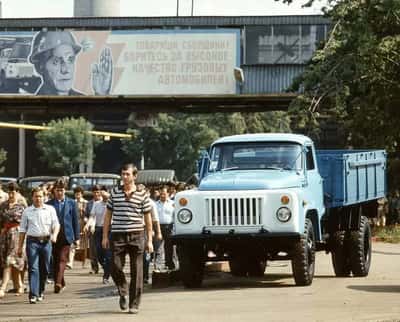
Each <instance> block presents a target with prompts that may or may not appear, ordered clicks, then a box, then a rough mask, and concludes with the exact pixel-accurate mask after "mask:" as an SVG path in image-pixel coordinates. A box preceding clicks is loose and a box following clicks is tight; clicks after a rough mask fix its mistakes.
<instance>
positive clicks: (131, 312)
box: [128, 307, 139, 314]
mask: <svg viewBox="0 0 400 322" xmlns="http://www.w3.org/2000/svg"><path fill="white" fill-rule="evenodd" d="M128 312H129V313H130V314H138V313H139V309H138V308H136V307H131V308H129V311H128Z"/></svg>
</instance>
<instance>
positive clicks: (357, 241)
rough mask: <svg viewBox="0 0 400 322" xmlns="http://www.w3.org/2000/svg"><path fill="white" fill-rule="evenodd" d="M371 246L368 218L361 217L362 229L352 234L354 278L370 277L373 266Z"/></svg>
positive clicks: (351, 259)
mask: <svg viewBox="0 0 400 322" xmlns="http://www.w3.org/2000/svg"><path fill="white" fill-rule="evenodd" d="M371 244H372V243H371V227H370V225H369V222H368V218H367V217H365V216H361V220H360V228H359V229H358V230H357V231H352V232H351V233H350V245H349V246H350V263H351V270H352V271H353V275H354V276H357V277H361V276H367V275H368V273H369V268H370V266H371Z"/></svg>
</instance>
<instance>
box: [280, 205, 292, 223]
mask: <svg viewBox="0 0 400 322" xmlns="http://www.w3.org/2000/svg"><path fill="white" fill-rule="evenodd" d="M276 218H277V219H278V220H279V221H280V222H288V221H289V220H290V218H292V211H291V210H290V209H289V208H288V207H280V208H279V209H278V210H277V211H276Z"/></svg>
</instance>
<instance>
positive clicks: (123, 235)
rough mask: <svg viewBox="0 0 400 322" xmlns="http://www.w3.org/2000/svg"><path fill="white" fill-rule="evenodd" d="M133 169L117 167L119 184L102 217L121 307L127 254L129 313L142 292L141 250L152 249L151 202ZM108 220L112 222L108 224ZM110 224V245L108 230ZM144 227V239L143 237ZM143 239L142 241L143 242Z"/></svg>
mask: <svg viewBox="0 0 400 322" xmlns="http://www.w3.org/2000/svg"><path fill="white" fill-rule="evenodd" d="M136 176H137V169H136V167H135V166H134V165H133V164H126V165H124V166H123V167H122V169H121V178H122V182H123V185H122V186H121V187H117V188H114V189H113V190H112V192H111V196H110V198H109V199H108V202H107V210H106V214H105V217H104V226H103V240H102V246H103V247H104V248H108V247H110V246H111V251H112V263H111V276H112V278H113V280H114V282H115V285H116V286H117V288H118V292H119V296H120V298H119V305H120V308H121V310H123V311H125V310H127V309H128V303H127V295H128V282H127V280H126V277H125V274H124V271H123V269H124V264H125V256H126V254H129V259H130V275H131V281H130V286H129V313H133V314H136V313H138V312H139V304H140V299H141V295H142V292H143V253H144V250H145V249H146V250H147V251H148V252H149V253H152V252H153V241H152V236H153V230H152V222H151V204H150V199H149V198H148V196H147V195H146V191H145V189H140V188H138V186H136V184H135V179H136ZM111 221H112V224H111ZM110 227H111V245H110V240H109V231H110ZM144 229H146V234H147V236H148V237H147V240H146V241H145V238H144ZM145 243H146V245H145Z"/></svg>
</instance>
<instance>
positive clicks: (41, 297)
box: [37, 294, 44, 302]
mask: <svg viewBox="0 0 400 322" xmlns="http://www.w3.org/2000/svg"><path fill="white" fill-rule="evenodd" d="M43 299H44V295H43V294H40V295H39V296H38V297H37V301H38V302H42V301H43Z"/></svg>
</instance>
